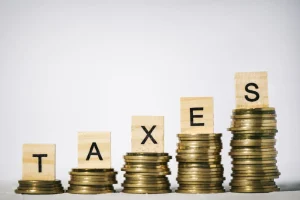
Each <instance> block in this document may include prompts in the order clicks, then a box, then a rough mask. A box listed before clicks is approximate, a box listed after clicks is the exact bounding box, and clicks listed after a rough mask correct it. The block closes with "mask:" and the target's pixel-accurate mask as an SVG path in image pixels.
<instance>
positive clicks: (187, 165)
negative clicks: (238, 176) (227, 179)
mask: <svg viewBox="0 0 300 200" xmlns="http://www.w3.org/2000/svg"><path fill="white" fill-rule="evenodd" d="M178 168H205V169H211V168H221V169H223V165H222V164H203V163H179V164H178Z"/></svg>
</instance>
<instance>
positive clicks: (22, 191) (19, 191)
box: [15, 189, 64, 194]
mask: <svg viewBox="0 0 300 200" xmlns="http://www.w3.org/2000/svg"><path fill="white" fill-rule="evenodd" d="M15 193H16V194H61V193H64V191H63V190H56V191H54V190H52V191H51V190H50V191H40V190H18V189H16V190H15Z"/></svg>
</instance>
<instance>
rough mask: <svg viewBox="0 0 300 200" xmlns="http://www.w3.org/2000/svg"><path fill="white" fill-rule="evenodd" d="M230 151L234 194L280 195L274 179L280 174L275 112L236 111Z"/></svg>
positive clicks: (260, 109) (233, 119) (262, 109)
mask: <svg viewBox="0 0 300 200" xmlns="http://www.w3.org/2000/svg"><path fill="white" fill-rule="evenodd" d="M228 130H230V131H231V132H232V134H233V137H232V140H231V147H232V148H231V151H230V153H229V155H230V156H231V157H232V159H233V161H232V164H233V168H232V170H233V172H232V181H231V183H230V185H231V192H241V193H258V192H261V193H264V192H273V191H278V190H279V188H278V187H277V185H276V183H275V181H274V179H276V178H279V175H280V172H279V171H278V169H277V166H276V155H277V151H276V149H275V147H274V146H275V143H276V140H275V135H276V133H277V121H276V112H275V109H274V108H269V107H268V108H255V109H235V110H233V115H232V124H231V127H230V128H229V129H228Z"/></svg>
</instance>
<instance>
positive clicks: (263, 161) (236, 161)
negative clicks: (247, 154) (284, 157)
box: [231, 159, 277, 165]
mask: <svg viewBox="0 0 300 200" xmlns="http://www.w3.org/2000/svg"><path fill="white" fill-rule="evenodd" d="M231 163H232V164H234V165H235V164H238V165H264V164H276V163H277V160H276V159H268V160H267V159H234V160H233V161H232V162H231Z"/></svg>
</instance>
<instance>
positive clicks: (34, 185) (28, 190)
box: [15, 180, 64, 194]
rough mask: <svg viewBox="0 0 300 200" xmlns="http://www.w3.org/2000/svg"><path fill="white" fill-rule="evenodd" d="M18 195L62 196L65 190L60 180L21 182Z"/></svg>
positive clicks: (17, 191) (17, 190)
mask: <svg viewBox="0 0 300 200" xmlns="http://www.w3.org/2000/svg"><path fill="white" fill-rule="evenodd" d="M15 192H16V193H17V194H61V193H64V188H63V186H62V184H61V181H60V180H54V181H46V180H36V181H34V180H20V181H19V187H18V188H17V189H16V190H15Z"/></svg>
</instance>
